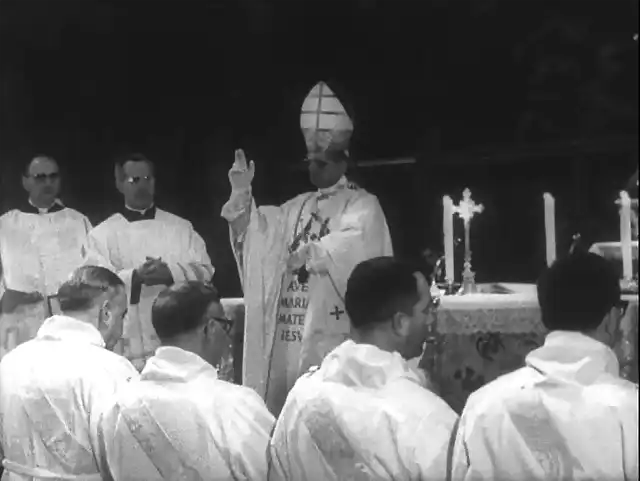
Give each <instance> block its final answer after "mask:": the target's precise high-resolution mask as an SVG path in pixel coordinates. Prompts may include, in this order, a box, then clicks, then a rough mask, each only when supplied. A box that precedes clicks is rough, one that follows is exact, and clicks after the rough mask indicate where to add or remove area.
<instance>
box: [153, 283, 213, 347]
mask: <svg viewBox="0 0 640 481" xmlns="http://www.w3.org/2000/svg"><path fill="white" fill-rule="evenodd" d="M219 302H220V296H219V295H218V291H217V290H216V288H215V287H214V286H213V285H212V284H210V283H206V282H199V281H189V282H184V283H179V284H174V285H172V286H170V287H168V288H166V289H165V290H163V291H162V292H161V293H160V294H159V295H158V297H157V298H156V300H155V301H154V302H153V306H152V308H151V322H152V323H153V328H154V329H155V330H156V334H157V335H158V338H159V339H160V341H162V342H164V341H167V340H170V339H174V338H175V337H176V336H179V335H180V334H185V333H188V332H191V331H193V330H195V329H197V328H198V327H200V326H202V325H204V324H205V323H206V322H207V318H206V314H207V310H208V309H209V306H211V304H213V303H219Z"/></svg>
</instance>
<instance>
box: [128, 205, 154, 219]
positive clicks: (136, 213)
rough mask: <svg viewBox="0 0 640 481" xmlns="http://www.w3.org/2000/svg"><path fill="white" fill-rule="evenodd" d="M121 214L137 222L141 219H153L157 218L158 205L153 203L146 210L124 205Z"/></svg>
mask: <svg viewBox="0 0 640 481" xmlns="http://www.w3.org/2000/svg"><path fill="white" fill-rule="evenodd" d="M120 214H122V216H123V217H124V218H125V219H127V221H129V222H136V221H139V220H153V219H155V218H156V206H155V205H152V206H151V207H149V208H148V209H145V210H135V209H132V208H131V207H128V206H126V205H123V206H122V208H121V209H120Z"/></svg>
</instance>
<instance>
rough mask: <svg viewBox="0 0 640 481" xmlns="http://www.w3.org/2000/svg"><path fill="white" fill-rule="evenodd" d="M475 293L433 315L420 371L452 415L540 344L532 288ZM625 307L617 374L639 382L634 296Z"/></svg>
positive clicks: (486, 287)
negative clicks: (432, 338)
mask: <svg viewBox="0 0 640 481" xmlns="http://www.w3.org/2000/svg"><path fill="white" fill-rule="evenodd" d="M477 288H478V292H477V293H475V294H467V295H464V296H445V297H443V298H442V304H441V307H440V310H439V313H438V329H437V338H436V342H434V343H433V344H432V345H430V346H429V349H428V350H427V352H425V355H424V356H423V358H422V361H421V363H420V367H422V368H423V369H425V370H426V371H427V372H428V373H429V376H430V379H431V381H432V383H433V385H434V386H433V389H434V390H435V391H436V392H438V394H439V395H440V396H441V397H442V398H443V399H444V400H445V401H447V403H449V405H450V406H451V407H452V408H453V409H454V410H455V411H457V412H460V411H461V410H462V408H463V407H464V403H465V402H466V400H467V398H468V397H469V394H471V393H472V392H473V391H475V390H477V389H478V388H480V387H481V386H483V385H484V384H486V383H488V382H490V381H492V380H494V379H496V378H497V377H498V376H500V375H502V374H505V373H508V372H510V371H513V370H515V369H518V368H520V367H522V366H523V364H524V358H525V357H526V355H527V354H528V353H529V352H530V351H532V350H533V349H536V348H537V347H539V346H540V345H542V343H543V342H544V337H545V335H546V333H547V331H546V329H545V327H544V326H543V325H542V321H541V317H540V308H539V307H538V301H537V295H536V286H535V284H508V283H500V284H478V285H477ZM623 300H624V301H626V302H627V303H628V304H627V310H626V312H625V316H624V318H623V320H622V321H621V324H620V332H619V333H618V339H617V341H616V347H615V351H616V354H617V356H618V359H619V361H620V367H621V374H622V375H624V376H625V377H626V378H628V379H631V380H633V381H634V382H638V330H637V328H638V296H637V295H636V296H624V298H623Z"/></svg>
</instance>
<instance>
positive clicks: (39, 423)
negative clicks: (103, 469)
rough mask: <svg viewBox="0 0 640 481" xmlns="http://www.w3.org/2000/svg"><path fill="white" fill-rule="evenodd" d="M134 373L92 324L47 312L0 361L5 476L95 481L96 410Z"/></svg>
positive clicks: (7, 480)
mask: <svg viewBox="0 0 640 481" xmlns="http://www.w3.org/2000/svg"><path fill="white" fill-rule="evenodd" d="M137 376H138V372H137V371H136V369H135V368H134V367H133V366H132V365H131V363H129V361H127V360H126V359H125V358H124V357H122V356H119V355H117V354H114V353H113V352H111V351H108V350H106V349H105V348H104V340H103V338H102V336H101V335H100V332H98V330H97V329H96V328H95V327H94V326H92V325H90V324H88V323H86V322H82V321H79V320H76V319H73V318H70V317H66V316H53V317H51V318H49V319H47V320H46V321H45V322H44V324H43V325H42V327H41V328H40V330H39V331H38V333H37V336H36V338H35V339H32V340H30V341H28V342H25V343H24V344H21V345H20V346H18V347H17V348H16V349H14V350H13V351H11V352H10V353H9V354H7V355H6V356H5V357H4V359H2V361H1V362H0V436H1V438H0V440H1V442H0V457H2V455H3V453H4V464H5V472H4V475H3V481H25V480H31V479H32V477H35V478H36V479H41V480H46V479H52V480H53V479H55V480H61V479H69V480H77V481H92V480H95V481H100V480H101V479H102V476H101V474H100V466H98V463H97V462H96V457H95V456H94V453H95V452H96V451H95V448H96V446H97V444H96V442H97V438H96V435H97V424H98V421H99V413H100V411H101V410H102V406H103V403H104V401H105V399H107V398H109V396H112V395H113V394H114V393H115V392H116V390H117V389H118V387H119V386H121V385H123V384H125V383H126V382H127V381H128V380H129V379H132V378H135V377H137Z"/></svg>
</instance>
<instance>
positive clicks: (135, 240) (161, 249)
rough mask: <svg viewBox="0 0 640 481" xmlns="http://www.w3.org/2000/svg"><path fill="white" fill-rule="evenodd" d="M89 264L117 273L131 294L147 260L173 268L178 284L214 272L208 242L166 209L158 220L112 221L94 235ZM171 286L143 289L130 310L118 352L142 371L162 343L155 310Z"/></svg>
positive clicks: (206, 277) (116, 218)
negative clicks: (134, 278) (153, 316)
mask: <svg viewBox="0 0 640 481" xmlns="http://www.w3.org/2000/svg"><path fill="white" fill-rule="evenodd" d="M88 241H89V242H88V255H87V264H93V265H98V266H102V267H106V268H107V269H110V270H112V271H113V272H115V273H116V274H118V276H120V278H121V279H122V280H123V281H124V283H125V285H126V287H127V292H128V293H130V292H131V277H132V275H133V271H134V270H135V269H136V268H138V267H140V266H141V265H142V264H144V263H145V262H146V260H147V257H154V258H161V259H162V261H163V262H165V263H167V265H168V267H169V270H170V271H171V275H172V276H173V281H174V283H179V282H185V281H206V282H209V281H211V278H212V277H213V273H214V268H213V266H212V265H211V259H210V258H209V255H208V254H207V248H206V245H205V243H204V240H203V239H202V237H200V235H199V234H198V233H197V232H196V231H195V230H194V229H193V226H192V225H191V222H189V221H187V220H185V219H183V218H181V217H178V216H176V215H174V214H170V213H169V212H166V211H163V210H161V209H156V214H155V218H154V219H149V220H139V221H135V222H129V221H128V220H127V219H126V218H125V217H124V216H123V215H122V214H120V213H117V214H114V215H112V216H111V217H109V218H108V219H107V220H105V221H104V222H103V223H102V224H100V225H98V226H97V227H95V228H94V229H93V230H92V231H91V232H90V233H89V239H88ZM165 287H166V286H152V287H150V286H143V287H142V291H141V294H140V302H139V303H138V304H135V305H130V306H129V312H128V315H127V317H126V318H125V325H124V333H123V336H122V342H120V343H119V344H118V346H116V348H115V350H114V351H115V352H118V353H121V354H123V355H124V356H125V357H126V358H127V359H129V360H130V361H131V362H132V363H133V364H134V366H136V368H137V369H138V370H141V369H142V367H143V366H144V363H145V361H146V360H147V359H148V358H149V357H151V356H153V354H154V352H155V350H156V349H157V348H158V346H159V345H160V341H159V340H158V337H157V335H156V333H155V330H154V329H153V325H152V323H151V306H152V305H153V301H154V300H155V298H156V297H157V295H158V294H159V293H160V292H161V291H162V290H163V289H165Z"/></svg>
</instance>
